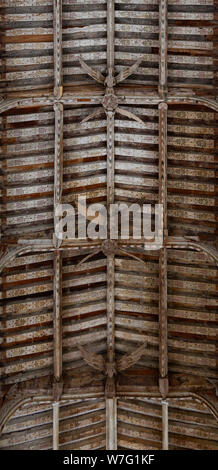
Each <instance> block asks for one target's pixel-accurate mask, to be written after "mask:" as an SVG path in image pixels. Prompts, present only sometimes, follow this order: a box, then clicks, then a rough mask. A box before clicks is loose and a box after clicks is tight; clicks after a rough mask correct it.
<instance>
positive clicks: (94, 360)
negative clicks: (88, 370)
mask: <svg viewBox="0 0 218 470" xmlns="http://www.w3.org/2000/svg"><path fill="white" fill-rule="evenodd" d="M146 346H147V343H146V342H145V343H143V344H141V346H139V347H138V348H137V349H136V350H135V351H133V352H132V353H130V354H125V355H124V356H123V357H121V358H120V359H118V360H117V361H116V360H115V359H114V353H113V351H112V350H109V352H108V355H107V359H106V360H105V359H104V357H103V356H102V355H101V354H96V353H93V352H91V351H88V350H87V349H85V348H84V347H83V346H82V345H80V344H78V348H79V350H80V352H81V354H82V357H83V359H84V361H85V362H86V363H87V364H88V365H89V366H91V367H93V369H97V370H99V371H100V372H102V373H103V374H104V375H105V376H106V385H105V394H106V396H107V397H113V396H115V380H114V376H115V375H116V374H117V373H118V372H120V371H123V370H126V369H129V367H131V366H133V365H134V364H135V363H136V362H137V361H138V360H139V359H140V358H141V357H142V356H143V354H145V348H146Z"/></svg>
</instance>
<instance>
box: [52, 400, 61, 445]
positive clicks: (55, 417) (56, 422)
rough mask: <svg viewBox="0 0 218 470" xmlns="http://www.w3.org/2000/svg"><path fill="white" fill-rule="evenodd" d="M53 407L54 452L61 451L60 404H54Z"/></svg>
mask: <svg viewBox="0 0 218 470" xmlns="http://www.w3.org/2000/svg"><path fill="white" fill-rule="evenodd" d="M52 406H53V450H58V449H59V402H54V403H53V404H52Z"/></svg>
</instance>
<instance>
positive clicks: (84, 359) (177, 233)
mask: <svg viewBox="0 0 218 470" xmlns="http://www.w3.org/2000/svg"><path fill="white" fill-rule="evenodd" d="M216 6H217V2H216V0H206V1H201V0H192V1H191V0H190V1H189V0H185V1H180V0H178V1H174V0H168V2H167V1H166V0H160V1H158V0H137V1H132V0H128V2H126V1H125V2H124V1H122V0H115V1H114V0H108V1H105V0H96V1H95V2H93V1H89V0H84V1H82V0H78V1H69V0H63V1H61V0H54V2H52V1H43V0H40V2H38V1H36V0H31V1H30V0H19V1H16V2H15V1H13V0H12V1H10V0H5V1H3V0H2V2H1V4H0V15H1V23H2V26H1V27H2V36H1V66H2V67H1V82H0V91H1V98H2V99H1V101H0V111H1V198H2V199H1V200H2V206H1V259H0V266H1V324H2V343H1V366H0V367H1V395H0V400H1V403H2V407H1V410H0V429H1V432H2V436H1V438H0V447H1V448H10V449H19V448H21V449H22V448H31V449H33V448H35V449H40V448H42V449H48V448H52V447H53V448H54V449H56V448H60V449H65V448H70V449H72V448H75V449H79V448H81V449H104V448H107V449H116V448H137V449H146V448H149V449H151V448H154V449H155V448H157V449H159V448H164V449H166V448H168V447H169V448H171V449H176V448H180V449H181V448H182V449H186V448H193V449H200V448H202V449H204V448H207V449H214V448H217V424H216V420H217V415H218V411H217V399H216V379H217V369H216V367H217V349H216V331H217V330H216V328H217V323H216V322H217V316H216V307H217V297H216V275H217V271H216V263H217V251H216V239H215V234H216V212H215V209H216V207H215V193H216V173H215V170H216V167H215V165H216V135H217V134H216V112H217V109H218V103H217V100H216V82H215V78H216V65H217V62H216V59H215V40H216V36H215V32H216V30H215V24H216V23H215V21H216ZM79 195H86V197H87V199H88V201H89V202H103V203H108V204H109V203H111V202H119V201H124V202H127V203H128V204H131V203H133V202H140V203H150V204H155V203H162V204H163V207H164V244H163V247H162V248H161V249H160V250H157V251H153V250H150V251H149V250H147V251H144V250H143V245H142V244H141V243H139V242H138V241H137V240H133V239H131V240H129V241H128V242H126V243H125V245H124V243H123V244H122V245H121V244H120V245H119V247H116V250H115V249H113V248H114V247H109V248H110V249H107V250H106V249H105V245H104V246H103V245H101V246H99V245H100V244H99V243H98V242H97V243H94V242H91V241H85V242H84V241H82V240H76V241H68V242H66V243H62V244H60V243H57V240H55V239H54V238H53V232H54V206H55V205H56V204H57V203H61V202H63V203H70V204H74V203H75V202H76V200H77V197H78V196H79ZM96 244H97V245H98V246H97V247H96ZM118 248H119V250H118ZM120 249H122V250H123V251H120ZM90 254H91V255H93V256H91V257H90V256H89V255H90ZM86 256H87V258H86ZM133 256H135V258H133ZM137 257H138V259H137ZM82 261H83V262H82ZM142 344H143V345H144V346H143V348H142ZM140 348H142V349H143V350H142V349H140ZM111 354H112V355H111ZM93 364H94V366H95V367H94V366H93ZM96 364H97V365H98V367H96ZM184 423H185V425H184ZM30 428H31V432H30ZM27 429H28V433H27V432H26V430H27Z"/></svg>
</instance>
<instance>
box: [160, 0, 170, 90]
mask: <svg viewBox="0 0 218 470" xmlns="http://www.w3.org/2000/svg"><path fill="white" fill-rule="evenodd" d="M167 7H168V2H167V0H160V2H159V48H160V53H159V57H160V59H159V63H160V66H159V94H160V97H161V98H164V96H165V95H166V93H167Z"/></svg>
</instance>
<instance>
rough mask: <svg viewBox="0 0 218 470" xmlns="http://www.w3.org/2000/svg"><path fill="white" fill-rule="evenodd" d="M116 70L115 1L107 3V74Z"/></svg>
mask: <svg viewBox="0 0 218 470" xmlns="http://www.w3.org/2000/svg"><path fill="white" fill-rule="evenodd" d="M113 69H114V0H108V1H107V73H108V74H109V71H110V70H111V71H113Z"/></svg>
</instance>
